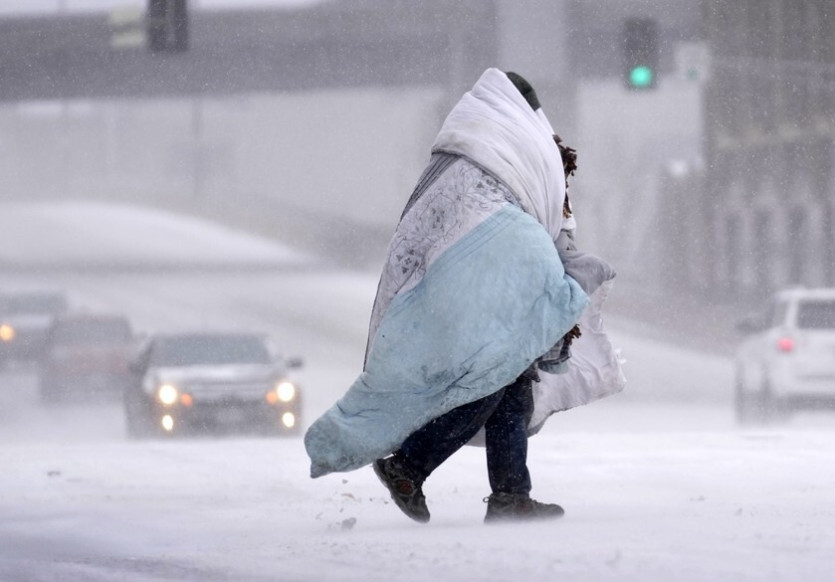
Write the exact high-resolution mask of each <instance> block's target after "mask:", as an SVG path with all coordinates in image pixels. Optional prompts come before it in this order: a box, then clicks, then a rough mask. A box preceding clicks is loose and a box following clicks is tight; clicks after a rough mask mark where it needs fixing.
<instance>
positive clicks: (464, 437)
mask: <svg viewBox="0 0 835 582" xmlns="http://www.w3.org/2000/svg"><path fill="white" fill-rule="evenodd" d="M504 391H505V389H504V388H502V389H501V390H499V391H497V392H494V393H493V394H491V395H489V396H485V397H484V398H481V399H480V400H476V401H475V402H470V403H469V404H464V405H462V406H459V407H458V408H454V409H452V410H450V411H449V412H447V413H446V414H444V415H442V416H439V417H438V418H436V419H434V420H432V421H430V422H428V423H427V424H425V425H424V426H423V427H421V428H419V429H418V430H416V431H415V432H413V433H412V434H411V435H409V437H408V438H407V439H406V440H405V441H403V444H402V445H401V447H400V449H399V450H397V451H395V453H394V456H395V457H397V458H398V459H400V460H401V461H402V462H404V463H405V464H406V465H408V466H409V468H411V469H412V470H413V471H415V472H416V473H417V474H418V475H419V476H420V477H421V481H423V480H425V479H426V478H427V477H428V476H429V475H430V474H431V473H432V471H434V470H435V469H437V468H438V467H439V466H440V464H441V463H443V462H444V461H446V460H447V459H448V458H449V457H450V456H451V455H452V454H453V453H454V452H455V451H457V450H458V449H460V448H461V447H463V446H464V445H465V444H467V443H468V442H469V441H470V439H472V438H473V437H474V436H475V435H476V433H477V432H478V431H479V430H480V429H481V427H482V426H484V423H485V422H486V421H487V420H488V419H489V418H490V416H491V415H492V414H493V413H494V411H495V410H496V407H497V406H498V405H499V403H500V402H501V401H502V400H503V395H504Z"/></svg>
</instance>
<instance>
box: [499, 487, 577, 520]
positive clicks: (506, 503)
mask: <svg viewBox="0 0 835 582" xmlns="http://www.w3.org/2000/svg"><path fill="white" fill-rule="evenodd" d="M485 501H486V502H487V515H485V516H484V523H495V522H500V521H533V520H539V519H554V518H557V517H562V516H563V515H564V514H565V510H564V509H563V508H562V507H560V506H559V505H557V504H555V503H540V502H539V501H536V500H534V499H531V498H530V496H529V495H527V494H526V493H493V494H492V495H490V497H486V498H485Z"/></svg>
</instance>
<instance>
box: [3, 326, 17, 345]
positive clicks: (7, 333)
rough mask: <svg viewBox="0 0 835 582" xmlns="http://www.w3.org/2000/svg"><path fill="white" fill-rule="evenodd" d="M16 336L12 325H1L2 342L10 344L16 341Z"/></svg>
mask: <svg viewBox="0 0 835 582" xmlns="http://www.w3.org/2000/svg"><path fill="white" fill-rule="evenodd" d="M15 335H17V334H16V333H15V330H14V328H13V327H12V326H11V325H9V324H8V323H4V324H3V325H0V341H4V342H10V341H12V340H13V339H14V336H15Z"/></svg>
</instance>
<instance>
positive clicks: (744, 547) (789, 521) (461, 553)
mask: <svg viewBox="0 0 835 582" xmlns="http://www.w3.org/2000/svg"><path fill="white" fill-rule="evenodd" d="M190 228H191V227H190ZM217 236H220V235H217ZM258 245H259V247H258V248H263V247H260V243H258ZM236 248H241V247H236ZM259 252H260V251H259ZM279 254H281V253H279ZM269 256H271V257H272V256H277V255H272V254H269ZM376 278H377V274H376V273H371V274H367V273H348V272H334V271H327V270H322V269H316V268H311V269H309V270H299V269H288V270H286V271H282V270H280V269H279V270H276V271H263V272H262V271H257V272H250V271H245V272H241V273H234V274H230V273H229V272H226V271H224V272H211V271H210V270H207V271H205V272H203V273H194V272H189V273H180V274H177V273H175V272H166V273H154V274H142V273H137V272H127V273H92V274H91V273H88V274H84V275H82V274H76V273H73V272H72V271H62V272H61V273H58V274H54V275H50V274H48V273H45V272H32V273H25V274H20V273H18V274H2V276H0V284H2V285H3V286H6V285H12V284H13V285H16V286H17V285H38V284H49V285H50V286H60V287H63V288H66V289H67V290H68V291H69V292H70V294H71V297H72V299H73V301H74V303H75V304H76V305H84V306H87V307H88V308H90V309H95V310H108V311H114V310H119V311H122V312H125V313H127V314H128V315H129V316H130V317H131V319H132V321H133V322H134V324H135V325H136V326H137V328H139V329H141V330H145V331H152V330H155V329H170V328H179V327H190V328H193V327H205V326H211V327H227V328H228V327H246V328H257V329H262V330H266V331H269V332H270V333H272V334H273V335H275V336H276V338H277V339H278V340H279V341H280V342H281V343H282V344H283V345H286V346H287V350H288V353H290V354H292V355H296V354H298V355H301V356H303V357H304V358H305V360H306V362H307V366H306V368H305V370H304V371H303V372H302V373H301V375H300V380H301V381H302V382H303V385H304V387H305V389H306V392H305V396H306V418H305V420H306V422H309V421H310V420H312V419H313V418H314V417H315V416H316V415H318V414H319V413H321V411H323V410H324V409H325V407H327V406H329V405H330V404H331V403H332V402H333V401H334V400H335V399H336V398H337V397H338V396H339V395H341V393H342V392H343V391H344V390H345V389H346V388H347V386H348V384H349V383H350V382H351V381H352V380H353V378H354V376H355V375H356V373H357V372H358V371H359V367H360V365H361V360H362V351H363V348H364V342H365V330H366V326H367V321H368V314H369V312H370V307H371V300H372V299H373V293H374V289H375V287H376ZM613 326H614V329H613V336H614V337H615V339H616V342H617V343H618V344H619V345H621V346H622V347H623V349H624V352H625V355H626V357H627V360H628V363H627V368H626V371H627V374H628V377H629V380H630V384H629V386H628V388H627V392H625V393H624V394H622V395H619V396H616V397H613V398H611V399H609V400H608V401H603V402H599V403H596V404H593V405H590V406H587V407H584V408H582V409H578V410H573V411H569V412H566V413H563V414H560V415H557V416H555V417H554V418H552V419H551V420H549V421H548V423H547V424H546V427H545V429H544V430H543V432H542V433H540V434H539V435H537V436H536V437H534V438H533V439H532V440H531V445H530V446H531V451H530V467H531V471H532V475H533V479H534V491H533V494H534V496H535V497H537V498H540V499H542V500H546V501H556V502H559V503H561V504H562V505H563V506H564V507H565V508H566V516H565V517H564V518H563V519H561V520H559V521H556V522H550V523H540V524H518V525H502V526H485V525H484V524H483V523H482V519H483V515H484V510H485V505H484V503H483V502H482V498H483V497H484V496H485V495H487V493H489V490H488V487H487V478H486V471H485V467H484V452H483V450H481V449H477V448H470V447H465V449H463V450H462V451H460V452H459V453H457V454H456V455H455V456H454V457H453V458H452V459H450V460H449V461H448V462H447V463H446V464H445V465H443V466H442V467H441V468H440V469H439V470H438V471H437V472H436V473H435V474H434V475H433V476H432V477H431V478H430V480H429V481H428V482H427V484H426V486H425V491H426V494H427V497H428V502H429V506H430V510H431V512H432V521H431V522H430V523H429V524H427V525H420V524H416V523H413V522H411V521H409V520H408V519H407V518H405V517H404V516H403V515H402V514H400V512H399V511H398V510H397V508H396V507H394V505H393V504H392V503H391V502H390V500H389V499H388V495H387V493H385V491H384V490H383V488H382V486H381V485H380V484H379V483H378V482H377V481H376V478H375V477H374V475H373V474H372V472H371V471H370V470H368V469H364V470H360V471H356V472H353V473H349V474H345V475H335V476H327V477H324V478H321V479H317V480H311V479H310V478H309V477H308V463H307V458H306V456H305V453H304V448H303V446H302V441H301V438H284V439H269V438H264V439H251V438H226V439H210V438H201V439H192V440H171V441H167V440H158V441H139V442H136V441H129V440H127V439H126V438H125V436H124V421H123V418H122V415H121V409H120V408H119V406H118V405H117V404H115V403H102V404H98V405H89V406H75V407H65V408H60V407H59V408H43V407H41V406H40V405H39V403H38V400H37V396H36V376H35V375H34V374H33V372H32V371H31V370H27V369H13V370H10V371H6V372H5V373H0V581H2V582H18V581H21V582H22V581H27V582H28V581H34V582H39V581H44V582H46V581H53V580H62V581H64V580H66V581H96V582H98V581H112V580H120V581H128V582H133V581H141V582H151V581H160V580H183V581H207V582H212V581H216V580H217V581H220V580H224V581H227V580H228V581H241V582H246V581H261V580H264V581H267V580H269V581H278V580H281V581H302V580H304V581H319V580H334V581H342V580H357V581H359V580H363V581H371V582H374V581H378V580H379V581H390V580H399V581H424V580H433V579H434V580H443V581H454V580H496V581H500V580H501V581H505V580H509V579H513V580H583V581H585V580H588V581H597V580H619V581H620V580H636V581H637V580H640V581H668V580H676V581H687V580H700V581H701V580H704V581H716V580H727V581H738V580H758V581H759V580H762V581H765V580H812V581H816V580H821V581H822V580H830V579H831V576H832V575H831V572H832V570H833V568H835V555H833V550H835V509H833V507H832V505H831V503H830V500H831V498H832V491H833V488H835V458H834V457H835V452H833V451H835V446H833V445H835V428H833V422H832V421H833V417H831V416H827V415H823V414H821V415H815V414H807V415H798V416H796V417H794V418H793V419H792V420H791V422H790V423H788V424H787V425H784V426H779V427H773V428H768V429H759V430H741V429H739V428H737V427H736V426H735V424H734V422H733V418H732V414H731V408H730V385H731V364H730V361H729V360H727V359H725V358H718V357H715V356H706V355H703V354H700V353H697V352H690V351H687V350H684V349H681V348H677V347H676V346H672V345H666V344H663V343H658V342H656V341H651V340H649V339H647V338H644V337H639V336H635V335H630V334H629V333H626V332H625V331H623V329H626V328H627V326H624V327H623V328H618V327H617V320H614V321H613Z"/></svg>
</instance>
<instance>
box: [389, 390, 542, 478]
mask: <svg viewBox="0 0 835 582" xmlns="http://www.w3.org/2000/svg"><path fill="white" fill-rule="evenodd" d="M532 413H533V392H532V389H531V380H530V379H529V378H526V377H524V376H522V377H519V378H518V379H517V380H516V381H515V382H513V383H512V384H510V385H508V386H505V387H504V388H502V389H501V390H499V391H498V392H495V393H494V394H491V395H490V396H487V397H485V398H482V399H481V400H476V401H475V402H471V403H469V404H465V405H463V406H459V407H458V408H455V409H453V410H450V411H449V412H447V413H446V414H444V415H443V416H440V417H438V418H436V419H435V420H433V421H431V422H429V423H428V424H426V425H425V426H423V427H422V428H420V429H418V430H417V431H415V432H414V433H412V434H411V435H410V436H409V437H408V438H407V439H406V440H405V441H404V442H403V445H402V446H401V447H400V450H398V451H396V452H395V455H396V456H397V457H398V458H399V459H400V460H401V461H403V462H404V463H405V464H406V466H407V467H409V468H410V469H412V470H413V471H414V472H415V473H416V474H417V475H418V476H419V478H420V480H421V481H423V480H424V479H426V477H428V476H429V475H430V473H432V471H434V470H435V469H436V468H438V466H439V465H440V464H441V463H443V462H444V461H445V460H446V459H447V458H449V456H450V455H452V454H453V453H454V452H455V451H457V450H458V449H460V448H461V447H462V446H464V445H465V444H466V443H467V442H468V441H469V440H470V439H471V438H473V436H475V434H476V433H477V432H478V431H479V429H480V428H481V427H482V426H483V427H484V430H485V437H486V448H487V475H488V477H489V479H490V488H491V489H492V491H493V493H525V494H527V493H529V492H530V490H531V477H530V474H529V473H528V466H527V458H528V434H527V426H528V421H529V420H530V417H531V414H532Z"/></svg>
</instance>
